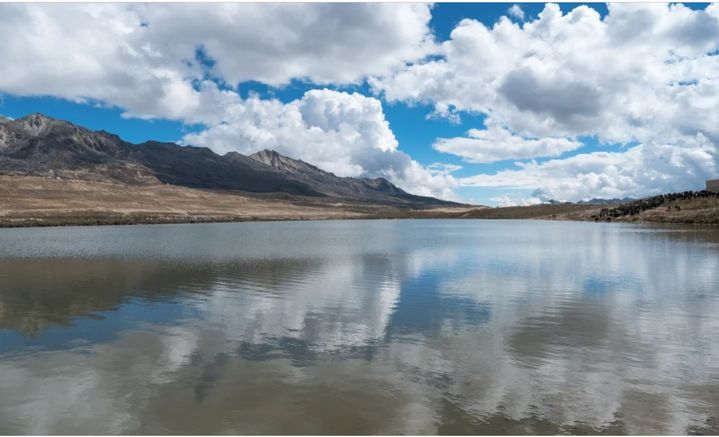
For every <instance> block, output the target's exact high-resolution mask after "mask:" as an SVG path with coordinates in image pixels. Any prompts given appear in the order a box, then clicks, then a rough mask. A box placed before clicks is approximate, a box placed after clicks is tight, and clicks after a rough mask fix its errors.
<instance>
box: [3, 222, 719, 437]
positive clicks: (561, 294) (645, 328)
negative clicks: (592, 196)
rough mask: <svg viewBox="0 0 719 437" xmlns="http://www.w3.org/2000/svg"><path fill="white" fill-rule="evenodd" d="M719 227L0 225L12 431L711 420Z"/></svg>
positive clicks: (648, 426)
mask: <svg viewBox="0 0 719 437" xmlns="http://www.w3.org/2000/svg"><path fill="white" fill-rule="evenodd" d="M718 267H719V231H718V230H716V229H715V230H712V229H702V228H680V227H673V228H657V227H647V226H637V225H621V224H598V223H557V222H535V221H474V220H406V221H405V220H393V221H392V220H390V221H382V220H377V221H329V222H275V223H237V224H230V223H227V224H202V225H159V226H131V227H97V228H46V229H2V230H0V433H3V434H8V433H9V434H28V433H29V434H46V433H49V434H87V433H93V434H108V433H143V434H156V433H172V434H178V433H193V434H215V433H237V434H246V433H250V434H257V433H273V434H277V433H279V434H286V433H320V434H321V433H339V434H347V433H369V434H374V433H392V434H398V433H420V434H425V433H427V434H434V433H452V434H457V433H493V434H503V433H512V434H521V433H548V434H556V433H585V432H592V433H598V432H599V433H601V432H608V433H631V434H647V433H659V434H667V433H671V434H685V433H718V432H719V340H718V339H719V268H718Z"/></svg>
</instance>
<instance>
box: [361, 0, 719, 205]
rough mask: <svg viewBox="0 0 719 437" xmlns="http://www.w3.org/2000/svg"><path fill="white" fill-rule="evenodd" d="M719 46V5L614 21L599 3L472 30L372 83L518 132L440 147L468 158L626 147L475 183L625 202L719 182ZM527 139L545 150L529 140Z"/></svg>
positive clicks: (660, 9) (647, 11) (630, 8)
mask: <svg viewBox="0 0 719 437" xmlns="http://www.w3.org/2000/svg"><path fill="white" fill-rule="evenodd" d="M718 50H719V6H718V5H716V4H711V5H709V6H707V7H706V8H704V9H699V10H692V9H690V8H688V7H686V6H683V5H681V4H626V3H620V4H612V5H610V6H609V13H608V15H607V16H606V17H601V16H600V14H599V13H598V12H596V11H595V10H594V9H592V8H591V7H589V6H580V7H577V8H575V9H573V10H572V11H570V12H568V13H566V14H563V13H562V12H561V11H560V9H559V7H558V6H557V5H555V4H547V5H546V6H545V8H544V10H543V11H542V13H541V14H539V16H538V17H537V19H535V20H533V21H528V22H526V23H523V24H518V23H514V22H512V21H511V20H509V19H508V18H502V19H500V20H499V21H498V22H497V23H496V24H495V25H493V26H492V27H487V26H485V25H484V24H482V23H481V22H479V21H477V20H473V19H465V20H462V21H461V22H460V23H459V24H458V25H457V27H456V28H455V29H454V30H453V31H452V32H451V37H450V39H449V40H447V41H445V42H443V43H442V45H441V56H438V57H435V58H433V59H430V60H428V61H420V62H416V63H413V64H411V65H408V66H407V67H405V68H403V69H400V70H398V71H397V72H396V73H395V74H393V75H391V76H386V77H375V78H373V79H371V84H372V86H373V87H374V89H375V90H376V91H377V92H379V93H381V94H382V95H383V96H384V97H385V98H386V99H387V100H388V101H390V102H393V101H404V102H423V103H429V104H431V105H433V106H434V107H435V110H436V112H437V113H438V114H445V115H447V116H449V117H457V115H460V116H461V115H462V113H465V112H468V113H482V114H485V115H486V117H487V120H486V124H488V125H497V126H504V127H506V128H507V129H509V130H510V131H511V132H512V133H513V134H514V136H512V137H508V138H507V139H506V141H504V142H503V143H499V144H498V145H497V146H496V147H493V146H492V143H493V140H494V138H495V137H496V136H497V134H496V133H493V132H492V131H491V129H490V130H489V131H480V130H472V131H470V134H469V135H468V137H467V138H453V139H449V140H440V141H439V142H437V144H436V147H437V148H439V149H440V150H444V151H447V152H451V153H456V154H458V155H460V156H463V157H465V159H468V160H475V161H478V162H489V161H491V160H496V159H503V158H505V157H506V158H510V157H511V158H517V159H520V158H533V157H538V156H540V155H542V156H556V155H557V154H559V153H561V150H570V144H571V143H574V142H575V141H576V138H578V137H579V136H583V135H587V136H594V137H595V138H597V139H598V140H599V142H600V143H601V144H603V145H604V146H606V147H614V149H612V150H610V152H611V153H607V154H603V153H597V154H584V155H580V156H578V157H571V158H567V159H564V160H553V161H550V162H547V163H545V164H540V165H537V166H534V165H533V164H530V165H527V166H524V167H520V168H517V169H514V170H510V171H507V172H502V173H500V174H497V175H478V176H476V177H474V178H470V179H468V180H467V181H466V183H471V184H472V185H478V186H493V187H497V186H506V187H513V186H517V185H521V186H523V187H526V188H533V189H546V190H548V191H553V192H555V193H557V195H561V196H562V197H566V198H567V199H570V200H575V199H579V198H581V197H584V196H589V197H595V196H607V195H617V196H620V197H623V195H624V194H634V195H643V194H649V193H652V192H657V191H658V190H664V189H669V190H676V189H679V188H695V189H696V188H700V187H701V186H702V184H701V183H700V182H701V181H703V179H704V178H708V177H711V176H716V174H717V173H716V169H717V166H718V164H719V161H717V153H716V151H717V148H718V147H719V56H718ZM699 137H701V140H699V139H698V138H699ZM527 138H529V139H537V140H539V141H544V143H531V140H530V142H529V143H528V142H527V141H521V140H522V139H527ZM559 138H565V140H564V141H562V142H559V143H558V142H557V141H559V140H558V139H559ZM540 144H542V145H541V146H540ZM635 144H640V146H639V147H638V148H636V147H635V148H627V146H626V145H635ZM698 156H701V157H702V158H703V159H705V160H709V161H706V162H698V161H697V159H696V158H697V157H698ZM579 162H582V163H586V164H587V165H589V164H590V163H591V165H592V166H593V169H592V170H587V169H586V166H585V165H583V166H577V164H578V163H579ZM628 166H629V168H628ZM613 178H618V179H616V180H615V179H613ZM593 189H596V190H597V191H596V192H594V191H592V190H593Z"/></svg>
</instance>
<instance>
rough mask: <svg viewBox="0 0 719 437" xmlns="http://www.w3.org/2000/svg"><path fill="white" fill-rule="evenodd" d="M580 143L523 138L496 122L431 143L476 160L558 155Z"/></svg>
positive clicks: (471, 160)
mask: <svg viewBox="0 0 719 437" xmlns="http://www.w3.org/2000/svg"><path fill="white" fill-rule="evenodd" d="M581 146H582V143H581V142H579V141H574V140H571V139H568V138H561V137H560V138H552V137H543V138H523V137H521V136H519V135H515V134H513V133H512V132H511V131H509V129H507V128H505V127H502V126H496V125H492V126H490V127H489V128H487V129H470V130H469V131H468V132H467V137H454V138H439V139H438V140H437V141H436V142H435V143H434V148H435V149H437V150H439V151H440V152H446V153H452V154H454V155H458V156H461V157H463V158H464V159H465V160H466V161H468V162H475V163H490V162H495V161H503V160H507V159H525V158H535V157H541V156H559V155H561V154H562V153H564V152H569V151H572V150H576V149H578V148H580V147H581Z"/></svg>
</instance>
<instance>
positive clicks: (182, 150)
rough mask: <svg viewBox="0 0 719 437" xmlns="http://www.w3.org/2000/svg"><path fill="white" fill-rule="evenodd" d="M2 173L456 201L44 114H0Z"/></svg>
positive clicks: (397, 201)
mask: <svg viewBox="0 0 719 437" xmlns="http://www.w3.org/2000/svg"><path fill="white" fill-rule="evenodd" d="M0 174H5V175H19V176H42V177H53V178H61V179H80V180H89V181H116V182H121V183H124V184H130V185H141V186H148V185H153V184H160V183H162V184H170V185H177V186H183V187H190V188H206V189H220V190H237V191H246V192H253V193H286V194H290V195H299V196H312V197H337V198H342V199H349V200H355V201H364V202H373V203H382V204H388V205H406V206H411V207H429V206H442V205H457V204H455V203H452V202H446V201H443V200H439V199H435V198H431V197H422V196H415V195H412V194H409V193H407V192H405V191H403V190H401V189H400V188H398V187H396V186H395V185H393V184H392V183H390V182H389V181H387V180H386V179H382V178H378V179H364V178H340V177H337V176H335V175H334V174H332V173H328V172H325V171H323V170H320V169H319V168H317V167H314V166H312V165H310V164H307V163H306V162H303V161H300V160H295V159H291V158H288V157H286V156H282V155H280V154H279V153H277V152H273V151H269V150H265V151H262V152H259V153H256V154H254V155H252V156H251V157H247V156H244V155H242V154H239V153H236V152H231V153H228V154H226V155H218V154H216V153H215V152H213V151H212V150H210V149H209V148H205V147H190V146H180V145H178V144H174V143H162V142H156V141H148V142H145V143H142V144H132V143H129V142H126V141H123V140H122V139H121V138H120V137H118V136H117V135H113V134H111V133H108V132H105V131H91V130H89V129H86V128H83V127H80V126H77V125H74V124H72V123H70V122H67V121H63V120H57V119H54V118H50V117H47V116H45V115H42V114H32V115H28V116H26V117H23V118H20V119H17V120H10V119H6V118H3V119H0Z"/></svg>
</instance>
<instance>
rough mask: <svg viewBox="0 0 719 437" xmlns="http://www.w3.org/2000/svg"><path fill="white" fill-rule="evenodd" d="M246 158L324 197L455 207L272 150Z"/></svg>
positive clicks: (383, 181)
mask: <svg viewBox="0 0 719 437" xmlns="http://www.w3.org/2000/svg"><path fill="white" fill-rule="evenodd" d="M236 155H239V154H236ZM239 156H242V155H239ZM249 157H250V158H251V159H253V160H255V161H257V162H260V163H262V164H264V165H268V166H270V167H272V168H274V169H276V170H278V171H280V172H282V173H283V174H286V175H288V176H289V177H292V178H294V179H297V180H299V181H301V182H302V183H304V184H306V185H307V186H309V187H310V188H311V189H313V190H315V191H317V192H319V193H322V194H325V195H327V196H333V197H341V198H355V197H358V196H359V197H361V198H362V199H367V200H370V201H373V202H378V203H385V202H390V203H396V202H402V203H405V202H406V203H413V204H425V205H437V204H447V205H452V204H454V205H457V204H456V203H452V202H444V201H440V200H438V199H435V198H433V197H423V196H415V195H413V194H409V193H407V192H406V191H404V190H402V189H400V188H398V187H397V186H395V185H393V184H392V183H390V182H389V181H388V180H387V179H384V178H375V179H368V178H349V177H339V176H335V175H334V174H333V173H330V172H327V171H324V170H321V169H319V168H317V167H315V166H314V165H311V164H308V163H306V162H304V161H300V160H297V159H292V158H288V157H286V156H283V155H280V154H279V153H277V152H275V151H273V150H262V151H261V152H257V153H253V154H252V155H250V156H249Z"/></svg>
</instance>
